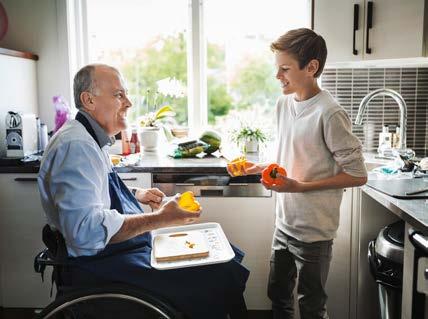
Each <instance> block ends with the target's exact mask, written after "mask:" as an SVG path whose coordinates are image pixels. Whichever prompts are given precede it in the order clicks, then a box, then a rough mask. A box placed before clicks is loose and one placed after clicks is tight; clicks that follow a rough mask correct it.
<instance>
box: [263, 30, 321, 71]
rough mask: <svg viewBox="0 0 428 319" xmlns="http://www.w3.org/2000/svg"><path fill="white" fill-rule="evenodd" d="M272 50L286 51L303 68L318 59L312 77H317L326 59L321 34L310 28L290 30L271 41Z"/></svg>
mask: <svg viewBox="0 0 428 319" xmlns="http://www.w3.org/2000/svg"><path fill="white" fill-rule="evenodd" d="M270 48H271V50H272V51H273V52H276V51H279V52H287V53H288V54H291V55H293V56H294V57H295V58H296V60H297V61H298V62H299V67H300V69H303V68H304V67H305V66H306V65H307V64H308V63H309V62H310V61H311V60H318V63H319V68H318V71H317V72H316V73H315V74H314V77H316V78H317V77H319V76H320V75H321V73H322V71H323V70H324V65H325V60H326V59H327V46H326V44H325V41H324V39H323V37H322V36H320V35H318V34H316V33H315V32H314V31H312V30H311V29H306V28H300V29H294V30H290V31H288V32H287V33H285V34H284V35H282V36H280V37H279V38H278V39H277V40H276V41H275V42H272V44H271V45H270Z"/></svg>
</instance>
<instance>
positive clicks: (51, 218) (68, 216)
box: [38, 111, 125, 257]
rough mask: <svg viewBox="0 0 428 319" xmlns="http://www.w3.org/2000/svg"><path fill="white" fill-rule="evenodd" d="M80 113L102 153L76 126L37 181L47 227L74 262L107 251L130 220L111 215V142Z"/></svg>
mask: <svg viewBox="0 0 428 319" xmlns="http://www.w3.org/2000/svg"><path fill="white" fill-rule="evenodd" d="M81 113H82V114H83V115H85V117H86V118H87V119H88V120H89V122H90V124H91V126H92V128H93V129H94V131H95V134H96V136H97V138H98V141H99V142H100V146H101V148H100V146H98V144H97V143H96V142H95V140H94V139H93V138H92V137H91V136H90V135H89V133H88V132H87V131H86V129H85V127H84V126H83V125H82V124H81V123H80V122H78V121H76V120H71V121H69V122H67V123H66V124H65V125H64V126H63V127H62V128H61V129H60V130H59V131H58V132H57V133H56V134H55V135H54V136H53V137H52V139H51V141H50V142H49V145H48V147H47V148H46V150H45V153H44V155H43V159H42V162H41V165H40V171H39V176H38V185H39V191H40V197H41V201H42V206H43V208H44V210H45V213H46V217H47V222H48V224H49V225H50V226H51V227H54V228H56V229H57V230H59V231H60V232H61V234H62V235H63V236H64V239H65V242H66V245H67V250H68V254H69V255H70V256H73V257H77V256H84V255H86V256H87V255H95V254H96V253H98V252H99V251H101V250H103V249H104V248H105V246H106V245H107V244H108V242H109V241H110V239H111V237H112V236H113V235H114V234H116V233H117V232H118V230H119V229H120V227H121V226H122V224H123V221H124V219H125V216H124V215H122V214H120V213H119V212H117V211H116V210H114V209H110V195H109V184H108V174H109V173H110V172H111V171H112V168H111V163H110V159H109V156H108V152H107V150H108V148H109V147H110V145H111V139H110V138H109V136H108V135H107V134H106V133H105V131H104V130H103V129H102V128H101V127H100V126H99V124H98V123H97V122H96V121H94V120H93V119H92V118H91V117H90V116H89V115H88V114H87V113H85V112H82V111H81Z"/></svg>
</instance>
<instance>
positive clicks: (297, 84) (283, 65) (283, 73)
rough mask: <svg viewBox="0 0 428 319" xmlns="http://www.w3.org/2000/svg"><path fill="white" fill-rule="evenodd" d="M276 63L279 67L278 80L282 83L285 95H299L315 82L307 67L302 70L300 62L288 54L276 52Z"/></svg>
mask: <svg viewBox="0 0 428 319" xmlns="http://www.w3.org/2000/svg"><path fill="white" fill-rule="evenodd" d="M275 62H276V67H277V70H278V71H277V73H276V78H277V79H278V80H279V81H280V82H281V87H282V92H283V93H284V94H291V93H298V94H300V93H301V92H302V90H304V89H305V88H306V87H307V84H308V83H310V82H313V79H314V78H313V75H312V74H310V72H308V70H307V66H305V67H303V69H300V67H299V62H298V61H297V59H296V58H294V56H293V55H291V54H288V53H287V52H280V51H276V52H275Z"/></svg>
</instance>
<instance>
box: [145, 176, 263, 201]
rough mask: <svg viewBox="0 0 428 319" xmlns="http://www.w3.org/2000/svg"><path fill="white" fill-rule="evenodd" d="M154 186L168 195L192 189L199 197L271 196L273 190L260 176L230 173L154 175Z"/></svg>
mask: <svg viewBox="0 0 428 319" xmlns="http://www.w3.org/2000/svg"><path fill="white" fill-rule="evenodd" d="M152 187H157V188H159V189H160V190H161V191H163V192H164V193H165V195H167V196H172V195H175V194H177V193H183V192H186V191H192V192H193V193H194V194H195V196H197V197H271V196H272V192H271V191H270V190H267V189H266V188H264V187H263V185H262V184H260V176H257V175H250V176H238V177H230V176H229V175H228V174H219V173H217V174H183V173H177V174H167V173H158V174H153V175H152Z"/></svg>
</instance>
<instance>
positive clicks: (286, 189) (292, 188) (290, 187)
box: [260, 175, 303, 193]
mask: <svg viewBox="0 0 428 319" xmlns="http://www.w3.org/2000/svg"><path fill="white" fill-rule="evenodd" d="M276 180H277V183H278V185H275V186H273V185H269V184H267V183H265V182H264V181H263V179H260V182H261V183H262V184H263V186H264V187H265V188H266V189H270V190H273V191H275V192H278V193H299V192H302V191H303V189H302V187H301V184H300V183H299V182H298V181H296V180H294V179H291V178H288V177H285V176H282V175H278V177H277V178H276Z"/></svg>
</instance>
